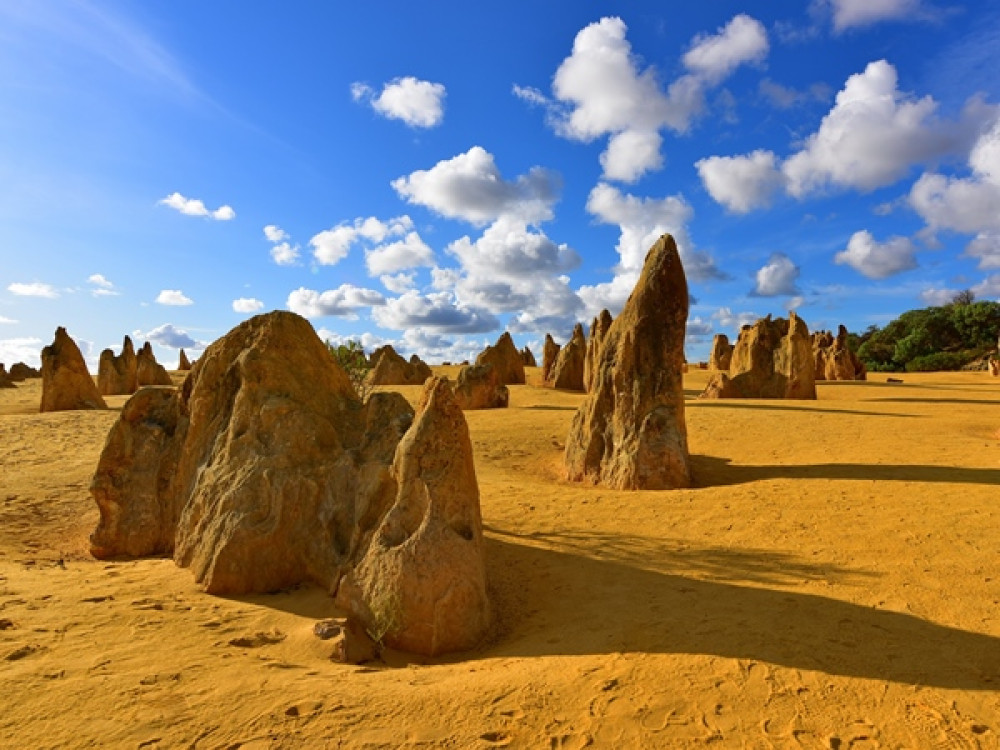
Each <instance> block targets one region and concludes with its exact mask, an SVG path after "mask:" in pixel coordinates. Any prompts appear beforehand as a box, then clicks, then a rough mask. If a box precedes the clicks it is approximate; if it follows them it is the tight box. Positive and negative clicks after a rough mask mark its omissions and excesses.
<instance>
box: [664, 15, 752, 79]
mask: <svg viewBox="0 0 1000 750" xmlns="http://www.w3.org/2000/svg"><path fill="white" fill-rule="evenodd" d="M767 52H768V43H767V32H766V31H765V30H764V25H763V24H762V23H761V22H760V21H758V20H756V19H754V18H751V17H750V16H748V15H746V14H743V13H741V14H740V15H738V16H735V17H734V18H733V19H732V20H731V21H730V22H729V23H727V24H726V25H725V27H723V28H721V29H719V32H718V33H717V34H715V35H711V36H710V35H701V36H698V37H696V38H695V40H694V42H693V44H692V46H691V49H689V50H688V51H687V52H686V53H685V54H684V58H683V61H684V65H685V66H686V67H687V68H688V70H690V71H692V72H694V73H696V74H698V75H700V76H702V77H704V78H705V80H706V81H708V82H709V83H718V82H719V81H721V80H723V79H724V78H726V77H727V76H728V75H730V74H731V73H732V72H733V71H734V70H736V68H738V67H739V66H740V65H743V64H745V63H761V62H763V61H764V58H766V57H767Z"/></svg>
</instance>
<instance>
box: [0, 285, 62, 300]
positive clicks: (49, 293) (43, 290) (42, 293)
mask: <svg viewBox="0 0 1000 750" xmlns="http://www.w3.org/2000/svg"><path fill="white" fill-rule="evenodd" d="M7 291H8V292H10V293H11V294H16V295H17V296H18V297H45V298H46V299H56V298H57V297H58V296H59V292H58V291H56V288H55V287H54V286H52V285H51V284H43V283H41V282H38V281H34V282H31V283H30V284H22V283H20V282H14V283H13V284H8V285H7Z"/></svg>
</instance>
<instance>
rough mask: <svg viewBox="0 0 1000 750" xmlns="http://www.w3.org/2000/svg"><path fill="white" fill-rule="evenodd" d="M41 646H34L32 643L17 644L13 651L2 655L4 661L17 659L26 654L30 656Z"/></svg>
mask: <svg viewBox="0 0 1000 750" xmlns="http://www.w3.org/2000/svg"><path fill="white" fill-rule="evenodd" d="M41 650H42V647H41V646H36V645H34V644H30V643H27V644H25V645H23V646H18V647H17V648H15V649H14V650H13V651H11V652H10V653H8V654H7V655H6V656H4V658H3V660H4V661H19V660H21V659H23V658H25V657H26V656H31V655H32V654H33V653H35V652H36V651H41Z"/></svg>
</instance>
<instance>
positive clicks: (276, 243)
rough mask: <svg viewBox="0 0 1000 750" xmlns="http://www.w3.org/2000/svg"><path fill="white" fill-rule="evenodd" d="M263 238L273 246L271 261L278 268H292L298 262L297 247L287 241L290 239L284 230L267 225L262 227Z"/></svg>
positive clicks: (274, 225) (273, 225)
mask: <svg viewBox="0 0 1000 750" xmlns="http://www.w3.org/2000/svg"><path fill="white" fill-rule="evenodd" d="M264 238H265V239H266V240H267V241H268V242H270V243H271V244H272V245H273V247H272V248H271V260H273V261H274V262H275V263H277V264H278V265H279V266H294V265H296V264H297V263H298V262H299V254H300V253H299V246H298V245H293V244H292V243H291V242H290V241H289V240H290V239H291V238H290V237H289V236H288V232H286V231H285V230H284V229H282V228H281V227H279V226H277V225H276V224H268V225H267V226H265V227H264Z"/></svg>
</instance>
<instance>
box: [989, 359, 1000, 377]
mask: <svg viewBox="0 0 1000 750" xmlns="http://www.w3.org/2000/svg"><path fill="white" fill-rule="evenodd" d="M990 375H992V376H993V377H995V378H996V377H1000V359H991V360H990Z"/></svg>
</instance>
